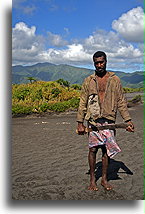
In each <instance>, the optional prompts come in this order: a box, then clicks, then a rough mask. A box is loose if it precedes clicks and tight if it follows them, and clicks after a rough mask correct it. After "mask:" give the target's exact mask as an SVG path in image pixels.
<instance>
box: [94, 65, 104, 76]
mask: <svg viewBox="0 0 145 214" xmlns="http://www.w3.org/2000/svg"><path fill="white" fill-rule="evenodd" d="M96 73H97V74H104V73H106V66H104V67H103V68H97V67H96Z"/></svg>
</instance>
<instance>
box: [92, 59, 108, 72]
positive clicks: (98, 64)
mask: <svg viewBox="0 0 145 214" xmlns="http://www.w3.org/2000/svg"><path fill="white" fill-rule="evenodd" d="M94 66H95V68H96V71H97V72H98V73H103V72H104V71H106V60H105V59H104V57H103V56H101V57H97V58H94Z"/></svg>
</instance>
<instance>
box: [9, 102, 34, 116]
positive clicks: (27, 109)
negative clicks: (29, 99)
mask: <svg viewBox="0 0 145 214" xmlns="http://www.w3.org/2000/svg"><path fill="white" fill-rule="evenodd" d="M30 113H32V107H31V106H22V105H19V104H17V105H13V106H12V114H30Z"/></svg>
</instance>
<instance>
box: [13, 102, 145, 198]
mask: <svg viewBox="0 0 145 214" xmlns="http://www.w3.org/2000/svg"><path fill="white" fill-rule="evenodd" d="M129 112H130V114H131V116H132V119H133V121H134V124H135V133H129V132H126V131H125V130H123V129H119V130H117V134H116V139H117V143H118V145H119V146H120V148H121V150H122V152H120V153H119V154H117V155H116V156H114V158H113V159H111V161H110V166H109V170H108V174H109V175H108V179H109V182H110V184H112V185H113V187H114V188H113V190H111V191H106V190H105V189H104V188H103V187H102V186H101V184H100V181H101V151H99V153H98V155H97V162H96V172H97V173H96V179H97V184H98V187H99V190H98V191H89V190H87V188H88V185H89V175H88V170H89V166H88V157H87V156H88V139H87V135H85V136H79V135H77V134H76V133H75V130H76V113H75V112H72V113H71V112H70V113H64V114H59V115H47V114H46V115H45V116H43V117H40V116H37V117H36V116H29V117H25V118H22V117H21V118H13V119H12V199H15V200H143V104H139V105H136V106H134V107H132V108H129ZM120 121H122V120H121V117H120V116H118V118H117V122H120Z"/></svg>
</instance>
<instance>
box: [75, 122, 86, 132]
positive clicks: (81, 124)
mask: <svg viewBox="0 0 145 214" xmlns="http://www.w3.org/2000/svg"><path fill="white" fill-rule="evenodd" d="M85 128H86V127H85V126H84V124H83V123H81V122H78V127H77V132H78V135H84V134H85Z"/></svg>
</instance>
